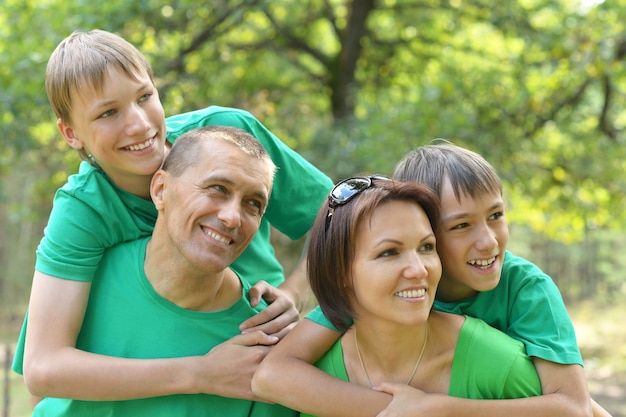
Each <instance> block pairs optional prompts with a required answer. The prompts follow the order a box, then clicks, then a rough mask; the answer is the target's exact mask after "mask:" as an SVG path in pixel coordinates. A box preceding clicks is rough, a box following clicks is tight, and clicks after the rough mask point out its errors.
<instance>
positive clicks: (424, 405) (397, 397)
mask: <svg viewBox="0 0 626 417" xmlns="http://www.w3.org/2000/svg"><path fill="white" fill-rule="evenodd" d="M534 362H535V367H536V368H537V373H538V374H539V377H540V379H541V385H542V390H543V395H540V396H537V397H529V398H520V399H513V400H470V399H462V398H455V397H448V396H444V395H439V394H425V393H423V392H422V391H419V390H416V389H414V388H410V387H405V386H401V385H398V384H382V385H381V386H380V387H377V389H379V390H381V391H383V392H386V393H389V394H392V395H393V396H394V398H393V401H392V402H391V404H390V405H389V407H388V408H387V409H386V410H385V411H384V412H382V413H380V414H379V415H378V417H392V416H407V417H408V416H411V417H416V416H429V417H432V416H455V417H478V416H481V417H490V416H493V417H496V416H503V415H506V416H509V417H518V416H519V417H525V416H528V417H543V416H545V417H550V416H590V415H591V404H590V402H589V396H588V394H587V389H586V385H585V380H584V375H583V374H582V368H581V367H580V366H578V365H559V364H555V363H553V362H547V361H543V360H541V359H535V360H534Z"/></svg>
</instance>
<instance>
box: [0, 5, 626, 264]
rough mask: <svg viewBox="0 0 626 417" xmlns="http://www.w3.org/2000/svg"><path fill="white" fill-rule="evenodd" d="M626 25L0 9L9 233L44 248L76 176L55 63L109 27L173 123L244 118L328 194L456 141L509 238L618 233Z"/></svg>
mask: <svg viewBox="0 0 626 417" xmlns="http://www.w3.org/2000/svg"><path fill="white" fill-rule="evenodd" d="M370 6H371V8H370ZM625 21H626V0H611V1H604V2H602V1H595V2H592V1H590V0H585V1H583V0H580V1H578V0H574V1H571V0H519V1H505V2H486V1H484V0H463V1H461V0H449V1H444V0H417V1H415V0H379V1H375V2H368V1H363V0H307V1H298V0H282V1H279V2H278V1H271V0H215V1H211V2H196V1H193V0H172V1H167V2H166V1H163V0H139V1H134V2H128V1H126V0H109V1H107V2H92V1H87V0H80V1H74V2H69V3H68V2H63V1H60V0H19V1H18V0H4V1H3V2H2V3H1V5H0V38H1V40H2V41H1V42H0V62H1V63H2V64H1V65H0V123H2V128H3V140H4V141H3V143H4V145H5V146H3V147H2V148H1V149H0V175H1V176H2V179H3V181H2V185H1V186H0V196H4V200H0V201H5V202H6V204H4V205H2V206H0V208H1V209H2V212H1V213H0V216H2V218H3V219H4V220H3V221H2V222H1V223H0V226H2V227H3V228H4V230H2V231H3V232H5V233H6V232H11V233H22V232H24V230H23V228H22V229H19V228H18V229H12V228H13V227H17V225H19V224H20V222H24V221H32V222H33V224H34V225H35V227H34V229H33V231H32V235H31V236H30V240H31V241H32V242H36V241H38V239H39V237H40V235H41V227H42V226H41V225H43V224H45V218H46V215H47V212H48V210H49V204H50V201H51V198H52V193H53V191H54V190H55V189H56V188H57V187H58V186H59V185H60V184H62V183H63V182H64V181H65V179H66V177H67V175H68V174H69V173H71V172H74V171H75V169H76V166H77V161H78V159H77V157H76V155H75V153H74V152H73V151H71V150H70V149H69V147H68V146H67V145H65V144H64V142H63V141H62V139H61V137H60V135H59V134H58V133H57V131H56V127H55V123H54V122H55V120H54V115H53V114H52V112H51V110H50V108H49V106H48V103H47V98H46V97H45V92H44V88H43V81H44V73H45V64H46V61H47V58H48V56H49V55H50V53H51V52H52V50H53V49H54V47H55V46H56V45H57V44H58V42H59V41H60V40H61V39H63V38H64V37H65V36H67V35H68V34H69V33H71V32H72V31H73V30H88V29H92V28H102V29H106V30H110V31H113V32H116V33H119V34H121V35H122V36H124V37H126V38H127V39H128V40H130V41H131V42H132V43H133V44H135V45H136V46H137V47H138V48H139V49H140V50H142V51H143V52H144V53H145V54H146V56H147V57H148V58H149V59H150V61H151V62H152V64H153V67H154V70H155V74H156V81H157V84H158V87H159V90H160V94H161V98H162V101H163V103H164V107H165V109H166V113H167V114H174V113H178V112H182V111H188V110H193V109H196V108H200V107H205V106H207V105H211V104H219V105H224V106H233V107H240V108H244V109H247V110H249V111H251V112H252V113H253V114H255V115H256V116H257V117H258V118H259V119H261V120H262V121H263V122H264V123H265V124H266V125H267V126H268V127H270V128H271V129H272V130H273V131H274V132H276V133H277V134H278V135H279V136H280V137H281V138H283V140H284V141H285V142H286V143H287V144H288V145H289V146H291V147H293V148H294V149H296V150H297V151H299V152H301V153H302V154H303V155H304V156H305V157H307V158H308V159H309V160H311V161H312V162H313V163H315V164H316V165H318V166H319V167H320V168H322V169H323V170H324V171H325V172H327V173H328V174H329V175H330V176H331V177H333V178H335V179H339V178H342V177H346V176H349V175H352V174H354V173H355V172H379V173H386V174H389V173H390V172H391V171H392V170H393V167H394V165H395V163H396V161H398V160H399V159H400V158H401V157H402V156H403V155H404V154H405V153H406V152H407V151H408V150H409V149H411V148H413V147H415V146H418V145H421V144H424V143H427V142H429V141H430V140H431V139H433V138H436V137H444V138H448V139H450V140H452V141H453V142H455V143H458V144H459V145H463V146H467V147H469V148H471V149H473V150H475V151H478V152H480V153H482V154H484V155H485V157H486V158H487V159H488V160H489V161H491V162H492V163H493V165H494V166H495V167H496V169H497V170H498V172H499V173H500V174H501V176H502V178H503V180H504V183H505V193H506V199H507V202H508V205H509V212H508V219H509V222H510V223H511V224H512V225H515V224H525V225H528V226H530V227H532V229H533V230H534V231H535V232H538V233H541V234H544V235H545V236H547V237H548V238H551V239H554V240H557V241H561V242H577V241H584V240H585V239H588V238H589V236H588V235H589V233H590V231H595V230H598V231H602V230H613V231H617V230H621V229H623V228H624V226H625V224H626V213H625V212H624V211H623V210H622V207H623V206H624V205H625V203H626V201H625V200H626V197H625V196H626V183H625V182H624V180H623V176H624V175H623V173H624V172H625V169H626V162H625V161H626V147H624V141H625V138H624V127H625V125H626V110H625V104H624V103H626V100H624V97H625V95H626V68H625V58H626V34H625V33H626V31H625V28H624V23H623V22H625ZM18 161H19V164H17V163H18ZM16 164H17V165H16ZM18 172H19V175H22V174H23V173H28V180H27V181H26V182H25V183H24V184H23V186H22V187H21V188H20V192H19V193H18V192H17V191H16V190H15V188H13V187H10V186H9V185H8V184H17V183H18V182H17V181H16V180H15V175H17V174H18ZM20 184H22V183H20ZM18 195H19V197H18ZM20 230H21V231H20ZM32 247H34V243H31V245H30V246H29V247H21V248H20V250H25V251H27V252H28V250H29V249H28V248H32ZM10 252H11V249H9V248H2V247H0V258H2V259H3V260H4V259H10V256H11V253H12V252H11V253H10ZM31 253H32V251H31ZM603 265H606V264H603ZM603 268H604V266H603ZM30 273H31V271H30V267H29V268H28V274H29V275H30Z"/></svg>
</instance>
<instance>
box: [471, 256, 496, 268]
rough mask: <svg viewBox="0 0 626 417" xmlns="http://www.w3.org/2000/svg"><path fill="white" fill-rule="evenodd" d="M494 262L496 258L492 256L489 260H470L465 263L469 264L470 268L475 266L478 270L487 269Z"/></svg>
mask: <svg viewBox="0 0 626 417" xmlns="http://www.w3.org/2000/svg"><path fill="white" fill-rule="evenodd" d="M495 261H496V257H495V256H494V257H492V258H489V259H472V260H471V261H468V262H467V263H468V264H470V265H471V266H476V267H478V268H480V269H487V268H489V267H490V266H491V265H493V263H494V262H495Z"/></svg>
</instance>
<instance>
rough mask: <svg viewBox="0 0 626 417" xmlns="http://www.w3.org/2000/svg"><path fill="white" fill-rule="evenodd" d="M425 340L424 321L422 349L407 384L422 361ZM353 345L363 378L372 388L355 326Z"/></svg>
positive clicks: (407, 383)
mask: <svg viewBox="0 0 626 417" xmlns="http://www.w3.org/2000/svg"><path fill="white" fill-rule="evenodd" d="M426 342H428V322H427V323H426V332H425V333H424V343H423V344H422V350H421V352H420V355H419V356H418V357H417V362H415V366H414V367H413V372H411V376H410V377H409V380H408V381H406V384H405V385H409V384H410V383H411V381H413V377H414V376H415V372H417V367H418V366H419V365H420V362H421V361H422V356H424V350H426ZM354 346H355V347H356V354H357V356H358V357H359V362H360V363H361V369H363V373H364V374H365V378H366V379H367V383H368V384H369V386H370V388H374V384H372V381H370V376H369V375H368V374H367V370H366V369H365V364H364V363H363V357H362V356H361V350H360V349H359V338H358V337H357V334H356V327H355V328H354Z"/></svg>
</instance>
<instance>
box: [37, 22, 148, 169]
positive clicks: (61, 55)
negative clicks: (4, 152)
mask: <svg viewBox="0 0 626 417" xmlns="http://www.w3.org/2000/svg"><path fill="white" fill-rule="evenodd" d="M110 68H115V69H117V70H120V71H122V72H123V73H124V74H126V75H128V76H129V77H130V78H131V79H133V80H137V78H138V75H144V74H145V75H148V76H149V77H150V80H152V83H153V84H154V76H153V72H152V67H151V66H150V63H149V62H148V60H147V59H146V57H145V56H144V55H143V54H142V53H141V52H139V50H138V49H137V48H135V47H134V46H133V45H132V44H131V43H129V42H128V41H126V40H125V39H123V38H122V37H120V36H118V35H115V34H113V33H110V32H106V31H103V30H98V29H95V30H91V31H89V32H81V31H75V32H73V33H72V34H71V35H69V36H68V37H67V38H65V39H63V41H61V43H60V44H59V45H58V46H57V47H56V49H55V50H54V52H52V55H50V59H49V60H48V66H47V68H46V93H47V94H48V100H49V101H50V105H51V106H52V110H53V111H54V113H55V114H56V116H57V117H58V118H60V119H61V120H63V121H64V122H66V123H71V122H72V121H71V117H70V114H71V110H72V94H76V93H78V92H79V91H81V90H83V89H90V88H95V89H96V90H100V89H101V88H102V85H103V83H104V77H105V76H106V73H107V71H108V70H109V69H110ZM84 153H85V151H84V150H82V149H81V150H79V154H80V155H81V157H82V158H83V159H86V160H89V158H88V157H87V155H84Z"/></svg>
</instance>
